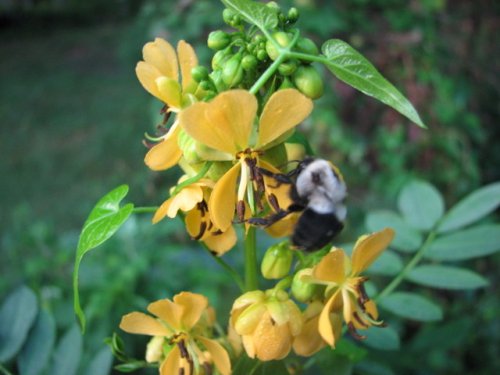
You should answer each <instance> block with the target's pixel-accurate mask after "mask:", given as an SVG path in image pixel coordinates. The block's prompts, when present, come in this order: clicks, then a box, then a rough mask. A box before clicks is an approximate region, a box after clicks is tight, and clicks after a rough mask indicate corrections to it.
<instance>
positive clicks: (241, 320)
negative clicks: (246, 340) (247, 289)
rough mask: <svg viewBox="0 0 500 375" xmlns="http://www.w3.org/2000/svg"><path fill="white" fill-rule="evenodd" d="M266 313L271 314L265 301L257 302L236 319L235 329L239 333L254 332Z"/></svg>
mask: <svg viewBox="0 0 500 375" xmlns="http://www.w3.org/2000/svg"><path fill="white" fill-rule="evenodd" d="M264 315H269V313H268V312H267V307H266V305H265V304H263V303H256V304H254V305H251V306H249V307H247V308H246V309H245V311H243V312H242V313H241V314H240V315H239V316H238V319H236V322H235V324H234V329H235V331H236V333H238V334H239V335H250V334H252V333H253V332H254V331H255V329H256V328H257V325H258V324H259V323H260V321H261V320H262V319H263V316H264Z"/></svg>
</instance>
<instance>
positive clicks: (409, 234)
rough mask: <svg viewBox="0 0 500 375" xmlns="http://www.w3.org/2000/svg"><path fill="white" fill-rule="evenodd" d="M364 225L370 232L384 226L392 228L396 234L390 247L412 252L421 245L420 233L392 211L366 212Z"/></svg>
mask: <svg viewBox="0 0 500 375" xmlns="http://www.w3.org/2000/svg"><path fill="white" fill-rule="evenodd" d="M365 225H366V227H367V229H368V230H369V231H370V232H377V231H379V230H382V229H384V228H386V227H389V228H392V229H394V231H395V232H396V236H395V237H394V240H393V241H392V242H391V245H390V246H391V248H395V249H397V250H401V251H404V252H414V251H416V250H417V249H418V248H419V247H420V245H422V235H421V234H420V232H418V231H417V230H416V229H414V228H412V227H411V226H410V225H408V223H406V222H405V221H404V220H403V219H402V217H401V216H399V215H398V214H397V213H395V212H393V211H388V210H377V211H372V212H370V213H368V215H367V216H366V222H365Z"/></svg>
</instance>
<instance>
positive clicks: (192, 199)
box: [167, 185, 203, 218]
mask: <svg viewBox="0 0 500 375" xmlns="http://www.w3.org/2000/svg"><path fill="white" fill-rule="evenodd" d="M173 198H174V199H173V201H172V204H171V205H170V207H169V210H168V212H167V215H168V217H171V218H173V217H175V216H176V215H177V211H179V210H181V211H184V212H187V211H191V210H192V209H193V208H195V207H196V205H197V204H198V203H200V202H201V201H202V200H203V190H202V189H201V187H199V186H197V185H190V186H186V187H185V188H184V189H182V190H181V191H180V192H179V193H178V194H177V195H175V196H174V197H173Z"/></svg>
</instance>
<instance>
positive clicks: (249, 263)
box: [245, 227, 258, 292]
mask: <svg viewBox="0 0 500 375" xmlns="http://www.w3.org/2000/svg"><path fill="white" fill-rule="evenodd" d="M255 289H258V281H257V236H256V232H255V228H254V227H250V228H248V232H247V234H246V236H245V290H246V291H247V292H248V291H251V290H255Z"/></svg>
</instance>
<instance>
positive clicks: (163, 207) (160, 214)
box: [152, 197, 174, 224]
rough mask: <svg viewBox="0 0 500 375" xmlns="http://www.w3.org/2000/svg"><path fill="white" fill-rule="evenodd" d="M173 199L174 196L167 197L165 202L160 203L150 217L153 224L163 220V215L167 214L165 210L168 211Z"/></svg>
mask: <svg viewBox="0 0 500 375" xmlns="http://www.w3.org/2000/svg"><path fill="white" fill-rule="evenodd" d="M173 199H174V197H171V198H169V199H167V200H166V201H165V202H163V203H162V204H161V206H160V207H158V209H157V210H156V212H155V214H154V216H153V219H152V222H153V224H156V223H158V222H159V221H160V220H163V219H164V218H165V216H167V212H168V211H169V208H170V205H171V204H172V201H173Z"/></svg>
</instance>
